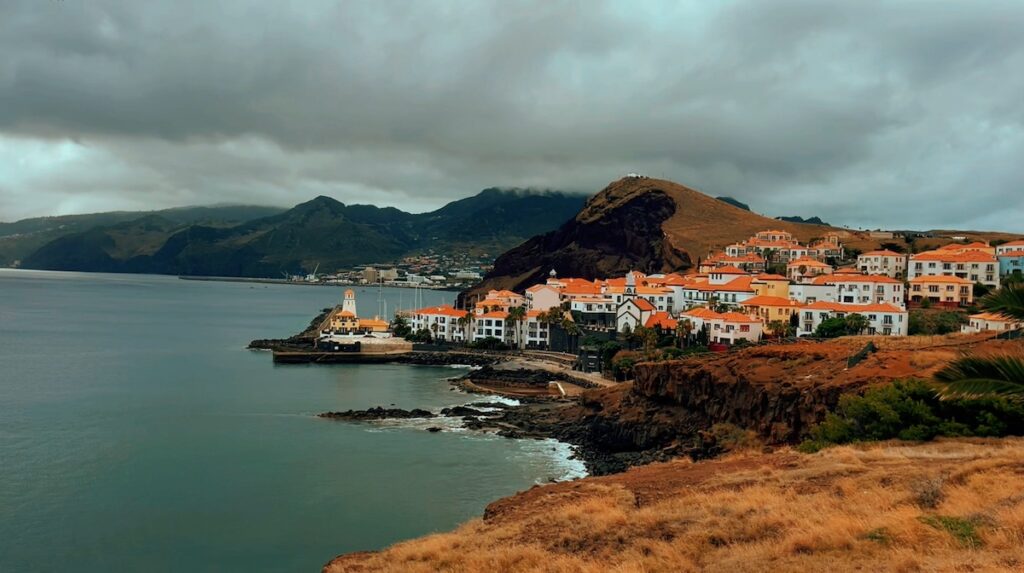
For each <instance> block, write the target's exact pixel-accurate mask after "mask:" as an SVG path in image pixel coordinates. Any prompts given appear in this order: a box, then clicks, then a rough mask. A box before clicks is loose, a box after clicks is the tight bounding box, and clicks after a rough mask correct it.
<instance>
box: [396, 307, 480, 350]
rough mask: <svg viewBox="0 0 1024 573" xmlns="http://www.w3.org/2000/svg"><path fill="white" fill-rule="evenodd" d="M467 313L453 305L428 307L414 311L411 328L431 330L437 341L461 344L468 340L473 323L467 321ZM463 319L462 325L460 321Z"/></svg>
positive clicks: (410, 318) (410, 321)
mask: <svg viewBox="0 0 1024 573" xmlns="http://www.w3.org/2000/svg"><path fill="white" fill-rule="evenodd" d="M466 314H467V312H466V311H464V310H459V309H457V308H454V307H452V306H451V305H441V306H428V307H426V308H421V309H419V310H414V311H412V313H411V314H410V315H409V326H410V327H412V329H413V331H414V332H415V331H417V330H423V329H425V330H429V331H430V333H431V335H433V337H434V339H435V340H443V341H446V342H461V341H464V340H466V337H467V336H468V335H469V331H470V330H471V327H472V322H471V321H469V320H468V319H465V317H466ZM460 318H462V319H464V320H462V321H461V322H462V323H461V324H460V321H459V319H460Z"/></svg>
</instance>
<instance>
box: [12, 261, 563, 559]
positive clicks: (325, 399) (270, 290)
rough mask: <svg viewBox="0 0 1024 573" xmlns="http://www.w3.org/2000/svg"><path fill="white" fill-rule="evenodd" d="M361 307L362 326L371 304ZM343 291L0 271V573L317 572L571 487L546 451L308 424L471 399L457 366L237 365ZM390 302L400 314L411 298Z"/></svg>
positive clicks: (264, 361)
mask: <svg viewBox="0 0 1024 573" xmlns="http://www.w3.org/2000/svg"><path fill="white" fill-rule="evenodd" d="M356 292H357V300H358V305H359V310H360V314H365V315H372V314H375V313H376V309H377V308H378V303H377V295H378V293H377V291H376V290H375V289H362V290H361V289H357V290H356ZM341 295H342V289H339V288H332V287H313V286H287V285H249V284H243V283H219V282H193V281H183V280H179V279H177V278H173V277H155V276H134V275H102V274H78V273H50V272H35V271H4V270H0V571H4V572H7V571H50V570H56V569H64V570H72V571H76V572H91V571H103V572H108V571H143V570H145V571H150V572H154V571H285V572H287V571H318V570H319V567H320V566H321V565H322V564H323V563H324V562H326V561H327V560H328V559H330V558H331V557H333V556H334V555H335V554H338V553H342V552H347V551H354V550H361V549H374V548H379V547H382V546H384V545H386V544H389V543H392V542H394V541H398V540H401V539H405V538H409V537H413V536H417V535H422V534H426V533H429V532H433V531H442V530H447V529H450V528H452V527H453V526H455V525H457V524H458V523H460V522H463V521H465V520H467V519H469V518H472V517H475V516H478V515H480V513H481V512H482V510H483V508H484V506H485V505H486V504H487V503H488V502H490V501H492V500H494V499H496V498H498V497H500V496H504V495H508V494H511V493H513V492H516V491H519V490H522V489H526V488H528V487H529V486H531V485H532V484H534V483H536V482H538V481H545V480H547V479H550V478H563V477H567V476H569V475H573V474H574V473H577V472H579V471H580V467H579V464H577V463H575V462H569V461H567V460H566V454H567V449H566V448H565V447H564V446H562V445H559V444H555V443H552V442H538V441H514V440H506V439H503V438H494V437H488V436H482V435H479V434H474V433H469V432H464V431H462V432H459V431H453V432H443V433H440V434H431V433H428V432H426V431H424V425H423V424H422V423H421V424H419V425H418V426H417V425H416V424H410V425H403V424H376V425H353V424H345V423H338V422H332V421H328V420H320V419H317V418H315V417H314V416H313V414H315V413H317V412H321V411H324V410H338V409H348V408H366V407H370V406H376V405H385V406H386V405H390V404H394V405H396V406H398V407H405V408H410V407H414V406H416V407H427V408H432V409H439V408H441V407H443V406H446V405H451V404H457V403H466V402H472V401H476V400H478V399H479V398H477V397H472V396H466V395H463V394H459V393H457V392H453V391H450V389H449V386H448V384H447V383H446V382H445V381H444V378H446V377H449V376H452V375H455V374H457V373H458V371H457V370H454V369H451V368H432V367H415V366H400V365H373V366H371V365H339V366H274V365H273V364H272V362H271V357H270V355H269V354H268V353H263V352H253V351H248V350H245V349H244V347H245V345H246V344H247V343H248V341H249V340H251V339H254V338H271V337H278V336H281V335H285V334H290V333H294V332H297V331H299V330H301V329H302V328H303V327H305V326H306V324H308V322H309V319H310V318H311V317H312V316H313V315H314V314H316V313H317V312H318V311H319V310H320V309H321V308H324V307H327V306H330V305H333V304H335V303H337V302H339V301H340V300H341ZM385 296H386V298H387V300H388V301H389V302H388V308H389V310H391V311H393V310H394V309H395V308H398V307H399V306H404V307H408V306H410V303H411V297H412V292H411V291H409V290H399V289H392V290H387V289H386V290H385ZM423 296H424V298H425V301H424V302H425V303H426V304H437V303H442V302H450V301H451V299H452V297H453V294H452V293H445V292H430V291H428V292H426V293H424V295H423ZM400 299H401V300H400Z"/></svg>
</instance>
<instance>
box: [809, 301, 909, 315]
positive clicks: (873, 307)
mask: <svg viewBox="0 0 1024 573" xmlns="http://www.w3.org/2000/svg"><path fill="white" fill-rule="evenodd" d="M804 308H806V309H809V310H832V311H836V312H860V313H863V312H901V313H902V312H906V311H905V310H903V309H902V308H899V307H897V306H893V305H891V304H888V303H881V304H843V303H841V302H828V301H824V300H819V301H817V302H812V303H810V304H808V305H805V306H804Z"/></svg>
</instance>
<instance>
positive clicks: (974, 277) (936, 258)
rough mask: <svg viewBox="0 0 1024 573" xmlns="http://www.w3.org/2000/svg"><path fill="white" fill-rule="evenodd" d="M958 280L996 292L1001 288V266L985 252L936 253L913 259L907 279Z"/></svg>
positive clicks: (923, 254)
mask: <svg viewBox="0 0 1024 573" xmlns="http://www.w3.org/2000/svg"><path fill="white" fill-rule="evenodd" d="M934 276H947V277H948V276H955V277H960V278H962V279H967V280H968V281H970V282H971V283H981V284H983V285H987V286H990V287H993V288H996V287H998V286H999V262H998V261H997V260H996V257H995V256H994V255H992V254H989V253H987V252H984V251H981V250H973V249H968V250H964V251H960V252H957V251H952V250H942V249H940V250H935V251H928V252H925V253H918V254H916V255H910V262H909V263H908V266H907V278H908V279H914V278H917V277H934Z"/></svg>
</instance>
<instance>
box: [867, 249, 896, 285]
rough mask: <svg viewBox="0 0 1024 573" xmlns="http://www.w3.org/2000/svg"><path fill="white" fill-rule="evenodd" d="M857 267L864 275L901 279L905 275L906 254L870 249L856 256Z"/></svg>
mask: <svg viewBox="0 0 1024 573" xmlns="http://www.w3.org/2000/svg"><path fill="white" fill-rule="evenodd" d="M857 269H859V270H860V272H862V273H864V274H866V275H885V276H887V277H891V278H894V279H903V278H905V277H906V276H907V255H904V254H902V253H897V252H895V251H890V250H882V251H871V252H869V253H864V254H863V255H858V256H857Z"/></svg>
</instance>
